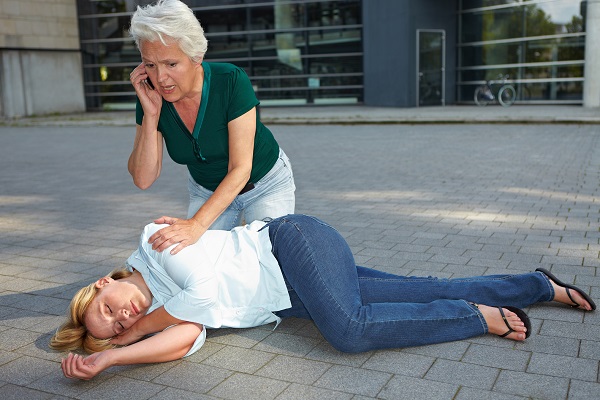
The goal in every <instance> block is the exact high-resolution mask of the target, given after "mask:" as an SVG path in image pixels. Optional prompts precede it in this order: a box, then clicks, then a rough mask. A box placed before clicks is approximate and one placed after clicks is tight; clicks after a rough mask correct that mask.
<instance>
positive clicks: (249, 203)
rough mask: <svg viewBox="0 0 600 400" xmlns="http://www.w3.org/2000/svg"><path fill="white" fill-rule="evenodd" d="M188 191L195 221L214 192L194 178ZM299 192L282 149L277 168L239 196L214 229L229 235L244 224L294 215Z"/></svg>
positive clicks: (276, 163)
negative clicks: (199, 211) (232, 230)
mask: <svg viewBox="0 0 600 400" xmlns="http://www.w3.org/2000/svg"><path fill="white" fill-rule="evenodd" d="M188 190H189V193H190V204H189V207H188V218H191V217H193V216H194V215H195V214H196V213H197V212H198V210H199V209H200V207H201V206H202V205H203V204H204V203H205V202H206V201H207V200H208V198H209V197H210V196H212V194H213V192H212V191H211V190H208V189H206V188H205V187H203V186H201V185H199V184H198V183H196V181H195V180H194V178H192V176H191V175H190V176H189V178H188ZM295 190H296V186H295V184H294V174H293V172H292V166H291V164H290V160H289V158H288V157H287V156H286V154H285V153H284V152H283V150H281V149H280V150H279V158H278V159H277V162H275V165H274V166H273V168H271V170H270V171H269V172H267V174H266V175H265V176H264V177H263V178H262V179H260V180H259V181H258V182H254V189H252V190H250V191H248V192H246V193H244V194H240V195H238V196H237V197H236V198H235V199H234V200H233V202H232V203H231V204H230V205H229V207H227V209H226V210H225V211H223V213H222V214H221V215H220V216H219V218H217V220H216V221H215V222H214V223H213V224H212V225H211V226H210V229H221V230H226V231H228V230H231V229H233V228H235V227H236V226H238V225H241V224H242V223H243V221H245V222H246V223H250V222H252V221H256V220H260V221H262V220H265V219H267V218H270V219H273V218H276V217H280V216H282V215H286V214H290V213H293V212H294V208H295V206H296V197H295V195H294V191H295Z"/></svg>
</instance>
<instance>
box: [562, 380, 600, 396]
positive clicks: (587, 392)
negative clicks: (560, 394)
mask: <svg viewBox="0 0 600 400" xmlns="http://www.w3.org/2000/svg"><path fill="white" fill-rule="evenodd" d="M598 398H600V383H598V382H585V381H577V380H574V379H573V380H571V385H570V387H569V394H568V399H569V400H591V399H598Z"/></svg>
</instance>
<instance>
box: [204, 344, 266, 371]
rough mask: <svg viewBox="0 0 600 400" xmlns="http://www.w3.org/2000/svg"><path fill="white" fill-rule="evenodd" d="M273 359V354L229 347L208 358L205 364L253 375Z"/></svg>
mask: <svg viewBox="0 0 600 400" xmlns="http://www.w3.org/2000/svg"><path fill="white" fill-rule="evenodd" d="M273 357H275V355H274V354H272V353H265V352H262V351H257V350H250V349H244V348H241V347H233V346H229V347H224V348H223V349H221V350H219V351H218V352H216V353H214V354H213V355H211V356H210V357H208V358H206V359H205V360H204V361H203V364H206V365H214V366H215V367H219V368H224V369H228V370H231V371H237V372H244V373H247V374H252V373H255V372H256V371H257V370H258V369H260V368H261V367H263V366H264V365H265V364H267V363H268V362H269V361H270V360H271V359H273Z"/></svg>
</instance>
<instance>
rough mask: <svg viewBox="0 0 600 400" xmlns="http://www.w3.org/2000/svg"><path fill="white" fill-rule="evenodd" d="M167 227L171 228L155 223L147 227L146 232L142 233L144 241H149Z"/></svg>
mask: <svg viewBox="0 0 600 400" xmlns="http://www.w3.org/2000/svg"><path fill="white" fill-rule="evenodd" d="M166 226H169V225H167V224H155V223H154V222H152V223H150V224H148V225H146V226H145V227H144V230H143V231H142V240H144V239H145V240H146V241H147V240H148V238H149V237H150V236H152V235H154V233H155V232H156V231H158V230H160V229H162V228H164V227H166Z"/></svg>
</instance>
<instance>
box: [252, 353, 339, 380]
mask: <svg viewBox="0 0 600 400" xmlns="http://www.w3.org/2000/svg"><path fill="white" fill-rule="evenodd" d="M330 367H331V364H328V363H324V362H319V361H313V360H306V359H303V358H298V357H288V356H283V355H280V356H277V357H275V358H274V359H272V360H271V361H270V362H269V363H268V364H266V365H265V366H264V367H262V368H261V369H259V370H258V371H256V375H259V376H264V377H266V378H273V379H278V380H282V381H286V382H295V383H299V384H303V385H311V384H313V383H314V382H315V381H316V380H317V379H319V378H320V377H321V376H322V375H323V374H324V373H325V371H327V370H328V369H329V368H330Z"/></svg>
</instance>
